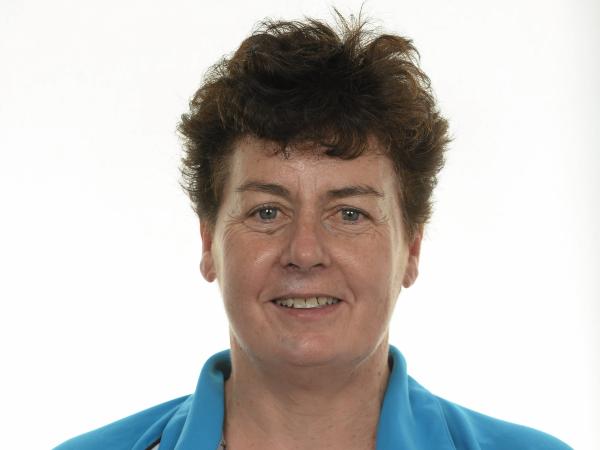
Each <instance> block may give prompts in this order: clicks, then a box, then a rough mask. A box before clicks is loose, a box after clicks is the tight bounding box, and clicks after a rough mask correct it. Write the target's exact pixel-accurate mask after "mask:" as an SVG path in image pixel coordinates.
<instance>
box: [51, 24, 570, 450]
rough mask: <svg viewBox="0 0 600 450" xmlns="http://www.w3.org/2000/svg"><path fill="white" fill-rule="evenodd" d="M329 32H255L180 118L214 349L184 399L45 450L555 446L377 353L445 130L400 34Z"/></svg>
mask: <svg viewBox="0 0 600 450" xmlns="http://www.w3.org/2000/svg"><path fill="white" fill-rule="evenodd" d="M339 22H340V27H339V30H338V31H336V30H334V29H333V28H331V27H330V26H328V25H326V24H324V23H322V22H319V21H315V20H307V21H306V22H266V23H265V24H263V26H262V27H261V28H260V29H259V30H257V31H256V32H255V33H254V34H253V35H252V36H250V37H249V38H248V39H246V40H245V41H244V42H243V43H242V44H241V46H240V48H239V49H238V50H237V51H236V53H235V54H234V55H233V57H232V58H230V59H225V60H223V61H221V62H220V63H219V64H217V65H216V66H214V67H213V69H212V70H211V71H210V72H209V74H208V76H207V77H206V80H205V82H204V84H203V85H202V87H201V88H200V89H199V90H198V92H196V94H195V96H194V97H193V99H192V101H191V103H190V112H189V113H188V114H186V115H184V116H183V118H182V122H181V124H180V131H181V133H182V136H183V137H184V140H185V146H186V157H185V159H184V164H183V178H184V187H185V188H186V190H187V192H188V194H189V195H190V198H191V199H192V202H193V204H194V207H195V210H196V212H197V214H198V217H199V219H200V224H201V235H202V243H203V253H202V262H201V272H202V275H203V276H204V278H205V279H206V280H207V281H209V282H213V281H217V282H218V283H219V286H220V288H221V292H222V296H223V301H224V304H225V308H226V312H227V315H228V318H229V322H230V335H231V350H230V352H229V351H228V352H223V353H220V354H217V355H215V356H213V357H212V358H211V359H210V360H209V361H207V362H206V364H205V366H204V369H203V371H202V374H201V376H200V380H199V382H198V387H197V389H196V392H195V393H194V394H193V395H191V396H189V397H184V398H180V399H176V400H173V401H171V402H168V403H165V404H162V405H158V406H156V407H154V408H151V409H149V410H146V411H143V412H141V413H138V414H136V415H134V416H131V417H129V418H126V419H123V420H121V421H119V422H116V423H114V424H111V425H108V426H107V427H105V428H102V429H100V430H96V431H94V432H91V433H88V434H86V435H83V436H80V437H78V438H75V439H73V440H71V441H69V442H67V443H65V444H63V445H62V446H59V447H58V448H59V449H61V450H65V449H75V448H76V449H100V448H102V449H106V448H111V449H134V450H145V449H150V448H152V449H158V448H160V450H170V449H177V450H188V449H189V450H192V449H210V450H213V449H217V448H227V449H230V450H247V449H266V450H269V449H344V450H353V449H357V450H358V449H360V450H365V449H375V448H376V449H380V450H383V449H386V450H391V449H404V448H406V449H417V448H418V449H456V448H469V449H479V448H482V449H483V448H485V449H505V448H510V449H517V448H545V449H566V448H569V447H568V446H566V445H565V444H563V443H561V442H560V441H558V440H556V439H554V438H552V437H550V436H548V435H546V434H544V433H541V432H538V431H535V430H532V429H529V428H525V427H521V426H518V425H512V424H508V423H506V422H502V421H499V420H496V419H492V418H489V417H486V416H483V415H481V414H478V413H475V412H472V411H469V410H467V409H465V408H462V407H460V406H458V405H455V404H453V403H450V402H448V401H445V400H443V399H440V398H438V397H436V396H434V395H432V394H431V393H429V392H428V391H427V390H425V389H424V388H423V387H421V386H420V385H419V384H418V383H416V382H415V381H414V380H413V379H411V378H410V377H408V375H407V373H406V365H405V362H404V360H403V358H402V355H401V354H400V353H399V351H398V350H397V349H395V348H394V347H391V346H390V345H389V344H388V327H389V322H390V318H391V315H392V312H393V309H394V305H395V302H396V299H397V297H398V295H399V294H400V291H401V289H402V287H405V288H407V287H409V286H410V285H412V284H413V283H414V281H415V280H416V278H417V274H418V263H419V252H420V243H421V237H422V232H423V226H424V224H425V223H426V222H427V220H428V218H429V215H430V211H431V203H430V198H431V193H432V190H433V187H434V186H435V183H436V175H437V173H438V172H439V170H440V169H441V167H442V165H443V152H444V149H445V147H446V144H447V142H448V137H447V123H446V121H445V120H444V119H443V118H442V117H441V116H440V114H439V112H438V111H437V108H436V105H435V102H434V100H433V96H432V94H431V91H430V89H429V80H428V78H427V76H426V75H425V74H424V73H423V72H422V71H421V70H420V69H419V67H418V66H417V64H416V50H415V49H414V47H413V46H412V44H411V42H410V41H409V40H407V39H404V38H402V37H399V36H393V35H377V34H375V33H373V32H371V31H369V30H367V29H366V28H365V26H364V24H362V23H355V22H346V21H344V20H343V19H341V18H340V21H339Z"/></svg>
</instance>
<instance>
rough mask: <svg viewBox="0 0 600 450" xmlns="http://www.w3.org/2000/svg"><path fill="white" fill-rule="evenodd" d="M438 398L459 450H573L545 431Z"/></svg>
mask: <svg viewBox="0 0 600 450" xmlns="http://www.w3.org/2000/svg"><path fill="white" fill-rule="evenodd" d="M436 398H437V400H438V403H439V405H440V408H441V410H442V413H443V416H444V418H445V420H446V424H447V425H448V431H449V433H450V436H451V437H452V440H453V441H454V444H455V446H456V448H457V449H477V450H501V449H511V450H538V449H544V450H572V449H571V447H569V446H568V445H567V444H565V443H564V442H562V441H560V440H558V439H556V438H555V437H553V436H550V435H549V434H546V433H544V432H542V431H538V430H534V429H533V428H529V427H526V426H522V425H516V424H514V423H510V422H505V421H503V420H499V419H495V418H493V417H490V416H486V415H485V414H481V413H478V412H475V411H472V410H470V409H468V408H465V407H463V406H459V405H457V404H455V403H452V402H449V401H447V400H444V399H442V398H439V397H436Z"/></svg>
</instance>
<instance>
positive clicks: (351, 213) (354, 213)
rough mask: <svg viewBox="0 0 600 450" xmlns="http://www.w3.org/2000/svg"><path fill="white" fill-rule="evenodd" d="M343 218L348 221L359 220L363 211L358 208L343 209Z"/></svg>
mask: <svg viewBox="0 0 600 450" xmlns="http://www.w3.org/2000/svg"><path fill="white" fill-rule="evenodd" d="M341 213H342V219H343V220H345V221H346V222H357V221H358V220H359V219H360V216H361V215H362V213H361V212H360V211H358V210H356V209H352V208H344V209H342V210H341Z"/></svg>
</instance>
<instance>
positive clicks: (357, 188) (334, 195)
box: [236, 181, 385, 199]
mask: <svg viewBox="0 0 600 450" xmlns="http://www.w3.org/2000/svg"><path fill="white" fill-rule="evenodd" d="M246 191H256V192H264V193H266V194H272V195H276V196H278V197H283V198H285V199H290V198H291V197H292V194H291V193H290V191H289V190H288V189H287V188H285V187H284V186H282V185H280V184H275V183H261V182H260V181H247V182H246V183H244V184H242V185H241V186H239V187H238V188H237V189H236V192H246ZM358 196H373V197H378V198H383V197H385V195H384V194H383V192H380V191H378V190H377V189H375V188H374V187H372V186H369V185H351V186H344V187H342V188H339V189H330V190H329V191H327V197H328V199H340V198H347V197H358Z"/></svg>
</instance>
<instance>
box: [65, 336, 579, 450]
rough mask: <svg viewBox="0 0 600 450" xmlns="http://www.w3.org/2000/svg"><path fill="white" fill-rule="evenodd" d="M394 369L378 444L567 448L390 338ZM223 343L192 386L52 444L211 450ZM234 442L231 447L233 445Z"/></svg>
mask: <svg viewBox="0 0 600 450" xmlns="http://www.w3.org/2000/svg"><path fill="white" fill-rule="evenodd" d="M389 354H390V358H391V362H392V370H391V373H390V378H389V381H388V386H387V389H386V392H385V397H384V400H383V405H382V408H381V414H380V418H379V424H378V427H377V450H417V449H435V450H504V449H507V450H533V449H544V450H567V449H571V447H569V446H568V445H566V444H564V443H563V442H561V441H559V440H558V439H556V438H554V437H552V436H550V435H548V434H545V433H542V432H541V431H537V430H533V429H531V428H527V427H524V426H520V425H515V424H512V423H508V422H504V421H501V420H498V419H494V418H491V417H489V416H485V415H483V414H479V413H477V412H474V411H471V410H469V409H467V408H464V407H462V406H459V405H456V404H454V403H451V402H449V401H447V400H444V399H441V398H439V397H437V396H435V395H433V394H431V393H430V392H429V391H427V390H426V389H425V388H423V387H422V386H421V385H420V384H418V383H417V382H416V381H415V380H414V379H412V378H411V377H410V376H408V374H407V372H406V362H405V360H404V358H403V356H402V354H401V353H400V352H399V351H398V349H397V348H395V347H393V346H390V351H389ZM230 372H231V360H230V354H229V351H224V352H221V353H217V354H216V355H214V356H212V357H211V358H210V359H209V360H208V361H207V362H206V364H205V365H204V367H203V368H202V372H201V374H200V379H199V380H198V385H197V387H196V392H194V394H192V395H189V396H186V397H181V398H177V399H175V400H171V401H169V402H166V403H162V404H160V405H157V406H154V407H152V408H150V409H147V410H144V411H142V412H139V413H137V414H134V415H132V416H129V417H126V418H124V419H121V420H119V421H117V422H114V423H112V424H110V425H107V426H105V427H102V428H99V429H97V430H94V431H91V432H89V433H86V434H83V435H81V436H78V437H76V438H73V439H71V440H69V441H67V442H65V443H63V444H61V445H59V446H58V447H56V449H55V450H148V449H151V448H153V447H155V446H156V444H157V443H159V442H160V450H217V448H218V447H219V444H220V441H221V433H222V430H223V419H224V383H225V380H226V379H227V378H228V377H229V374H230ZM232 450H235V449H232Z"/></svg>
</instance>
